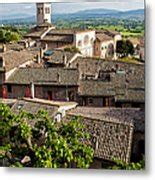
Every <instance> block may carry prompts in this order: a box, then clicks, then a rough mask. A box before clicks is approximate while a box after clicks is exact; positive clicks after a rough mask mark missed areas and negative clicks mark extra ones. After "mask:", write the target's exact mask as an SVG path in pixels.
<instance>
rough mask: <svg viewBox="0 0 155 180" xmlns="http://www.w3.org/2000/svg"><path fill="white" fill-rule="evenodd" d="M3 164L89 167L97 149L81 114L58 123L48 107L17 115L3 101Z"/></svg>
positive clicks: (0, 154)
mask: <svg viewBox="0 0 155 180" xmlns="http://www.w3.org/2000/svg"><path fill="white" fill-rule="evenodd" d="M0 114H1V115H0V127H1V130H0V132H1V134H0V139H1V144H0V163H1V165H3V166H12V167H47V168H72V167H74V168H89V166H90V164H91V163H92V159H93V149H92V148H91V146H90V145H89V144H87V142H88V139H89V134H88V133H86V132H85V127H84V125H83V124H82V123H81V118H80V117H77V118H74V119H72V120H69V121H65V122H63V121H62V122H59V123H58V122H55V121H54V120H53V119H51V118H50V117H49V115H48V113H47V112H46V111H44V110H40V111H38V113H37V114H30V113H28V112H25V111H20V113H19V114H14V113H13V112H12V111H11V110H10V108H9V107H8V106H6V105H4V104H2V103H0Z"/></svg>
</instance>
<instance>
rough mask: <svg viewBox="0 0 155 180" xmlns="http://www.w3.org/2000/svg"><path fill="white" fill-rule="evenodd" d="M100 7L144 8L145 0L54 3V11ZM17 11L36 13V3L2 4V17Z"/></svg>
mask: <svg viewBox="0 0 155 180" xmlns="http://www.w3.org/2000/svg"><path fill="white" fill-rule="evenodd" d="M110 1H112V0H110ZM72 2H73V1H72ZM98 8H105V9H117V10H122V11H125V10H133V9H143V8H144V0H121V1H120V0H115V2H109V1H108V2H104V0H102V2H78V3H60V2H59V3H58V2H57V3H54V2H53V3H52V11H53V13H73V12H76V11H80V10H85V9H98ZM17 13H23V14H28V15H34V14H35V3H14V4H0V16H1V17H3V16H8V14H17Z"/></svg>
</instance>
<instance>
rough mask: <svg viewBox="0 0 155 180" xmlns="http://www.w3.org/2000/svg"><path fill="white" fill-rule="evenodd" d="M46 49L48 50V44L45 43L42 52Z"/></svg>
mask: <svg viewBox="0 0 155 180" xmlns="http://www.w3.org/2000/svg"><path fill="white" fill-rule="evenodd" d="M47 49H48V44H47V43H45V48H44V51H47Z"/></svg>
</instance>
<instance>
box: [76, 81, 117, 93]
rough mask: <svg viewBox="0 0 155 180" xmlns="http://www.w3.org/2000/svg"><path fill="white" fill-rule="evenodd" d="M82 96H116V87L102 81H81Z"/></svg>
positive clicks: (80, 91) (80, 90)
mask: <svg viewBox="0 0 155 180" xmlns="http://www.w3.org/2000/svg"><path fill="white" fill-rule="evenodd" d="M79 95H81V96H114V95H115V87H114V85H113V84H112V83H111V82H103V81H100V80H81V81H80V83H79Z"/></svg>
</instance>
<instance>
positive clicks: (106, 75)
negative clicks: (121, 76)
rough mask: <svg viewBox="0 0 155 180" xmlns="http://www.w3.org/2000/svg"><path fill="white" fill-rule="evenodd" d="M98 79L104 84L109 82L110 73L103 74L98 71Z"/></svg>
mask: <svg viewBox="0 0 155 180" xmlns="http://www.w3.org/2000/svg"><path fill="white" fill-rule="evenodd" d="M98 78H99V79H100V80H102V81H104V82H110V73H109V72H104V71H100V72H99V76H98Z"/></svg>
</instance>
